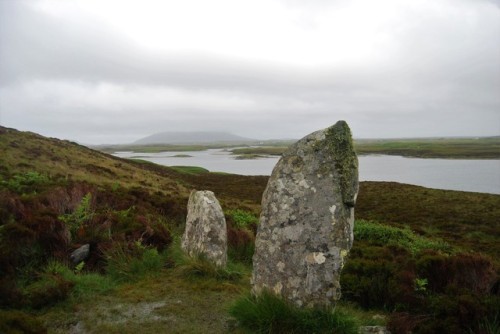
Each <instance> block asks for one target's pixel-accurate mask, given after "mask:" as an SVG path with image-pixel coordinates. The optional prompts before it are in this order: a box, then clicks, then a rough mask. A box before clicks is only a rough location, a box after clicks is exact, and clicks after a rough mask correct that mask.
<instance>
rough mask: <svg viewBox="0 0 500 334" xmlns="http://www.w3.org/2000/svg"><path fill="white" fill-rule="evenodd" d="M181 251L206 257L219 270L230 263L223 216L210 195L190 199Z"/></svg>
mask: <svg viewBox="0 0 500 334" xmlns="http://www.w3.org/2000/svg"><path fill="white" fill-rule="evenodd" d="M181 247H182V249H183V250H184V251H185V252H186V253H187V254H189V256H200V255H201V256H203V257H205V258H206V259H208V260H209V261H211V262H213V263H215V265H217V266H219V267H225V266H226V263H227V230H226V219H225V217H224V212H223V211H222V208H221V206H220V204H219V201H218V200H217V198H216V197H215V195H214V193H213V192H211V191H196V190H193V191H192V192H191V194H190V195H189V201H188V214H187V218H186V230H185V231H184V235H183V236H182V243H181Z"/></svg>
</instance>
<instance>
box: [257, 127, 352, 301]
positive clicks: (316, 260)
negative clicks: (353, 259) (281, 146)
mask: <svg viewBox="0 0 500 334" xmlns="http://www.w3.org/2000/svg"><path fill="white" fill-rule="evenodd" d="M357 192H358V160H357V157H356V154H355V153H354V150H353V146H352V138H351V132H350V129H349V127H348V125H347V123H346V122H344V121H339V122H337V123H336V124H335V125H333V126H332V127H330V128H327V129H325V130H321V131H317V132H314V133H312V134H310V135H308V136H306V137H305V138H303V139H301V140H300V141H298V142H297V143H295V144H294V145H292V146H291V147H290V148H289V149H288V150H287V151H286V152H285V153H284V154H283V156H282V158H281V159H280V160H279V161H278V163H277V165H276V166H275V167H274V170H273V172H272V175H271V178H270V179H269V181H268V184H267V188H266V190H265V192H264V195H263V199H262V213H261V216H260V224H259V227H258V231H257V238H256V244H255V254H254V257H253V275H252V291H253V293H255V294H259V293H260V292H261V291H262V290H269V291H271V292H274V293H275V294H277V295H280V296H282V297H284V298H285V299H287V300H289V301H291V302H293V303H294V304H296V305H297V306H305V307H312V306H329V305H331V304H332V303H334V302H335V301H336V300H338V299H339V298H340V284H339V279H340V271H341V270H342V267H343V265H344V262H345V259H346V256H347V254H348V252H349V250H350V248H351V246H352V242H353V225H354V204H355V202H356V196H357Z"/></svg>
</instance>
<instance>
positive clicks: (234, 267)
mask: <svg viewBox="0 0 500 334" xmlns="http://www.w3.org/2000/svg"><path fill="white" fill-rule="evenodd" d="M168 254H169V258H170V260H171V261H172V262H173V263H174V264H175V272H176V274H177V275H178V276H180V277H184V278H188V279H197V278H203V279H215V280H229V281H236V280H239V279H240V278H242V277H243V276H244V275H245V273H246V272H247V271H248V269H247V268H246V267H245V266H244V265H242V264H240V263H234V262H232V261H228V263H227V265H226V267H225V268H221V267H218V266H216V265H215V264H214V263H212V262H210V261H208V260H207V259H205V258H204V257H202V256H196V257H191V256H189V255H187V254H186V253H184V251H183V250H182V249H181V246H180V240H179V239H177V240H176V241H174V242H173V243H172V245H171V246H170V248H169V250H168Z"/></svg>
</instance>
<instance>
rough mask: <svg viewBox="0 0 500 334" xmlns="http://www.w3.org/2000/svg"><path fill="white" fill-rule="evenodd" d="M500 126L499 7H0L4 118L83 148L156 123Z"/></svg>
mask: <svg viewBox="0 0 500 334" xmlns="http://www.w3.org/2000/svg"><path fill="white" fill-rule="evenodd" d="M339 119H344V120H346V121H347V122H348V123H349V125H350V126H351V129H352V130H353V133H354V136H355V137H357V138H372V137H385V138H386V137H425V136H486V135H500V1H498V0H412V1H410V0H408V1H405V0H377V1H373V0H364V1H361V0H308V1H301V0H251V1H238V0H182V1H173V0H172V1H168V0H161V1H160V0H158V1H154V0H137V1H132V0H131V1H127V0H109V1H108V0H75V1H72V0H66V1H62V0H29V1H23V0H0V124H1V125H3V126H7V127H13V128H17V129H20V130H29V131H33V132H37V133H40V134H43V135H46V136H51V137H57V138H63V139H71V140H75V141H79V142H83V143H88V144H102V143H127V142H132V141H134V140H136V139H139V138H141V137H144V136H147V135H150V134H153V133H156V132H163V131H212V130H213V131H228V132H232V133H234V134H238V135H241V136H245V137H251V138H258V139H269V138H300V137H302V136H304V135H306V134H308V133H310V132H312V131H315V130H317V129H322V128H325V127H327V126H329V125H331V124H333V123H334V122H336V121H337V120H339Z"/></svg>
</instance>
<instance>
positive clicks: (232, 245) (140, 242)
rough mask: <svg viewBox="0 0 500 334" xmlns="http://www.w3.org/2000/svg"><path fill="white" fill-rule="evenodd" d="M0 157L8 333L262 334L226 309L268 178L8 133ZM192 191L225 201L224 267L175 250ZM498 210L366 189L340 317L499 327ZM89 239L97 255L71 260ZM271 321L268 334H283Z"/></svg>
mask: <svg viewBox="0 0 500 334" xmlns="http://www.w3.org/2000/svg"><path fill="white" fill-rule="evenodd" d="M0 152H2V154H1V155H0V177H1V179H0V332H1V333H3V332H6V333H9V332H15V331H16V330H17V331H18V332H32V333H44V332H46V330H47V329H48V330H49V332H55V333H57V332H61V333H65V332H70V331H74V332H78V331H80V332H81V331H83V330H86V331H87V332H91V333H101V332H109V333H135V332H144V333H153V332H164V331H165V330H166V328H168V331H169V332H172V333H204V332H207V331H209V332H213V333H221V332H234V333H248V332H254V331H255V330H256V329H255V328H253V329H245V327H244V326H242V325H241V324H244V323H245V322H244V321H242V319H240V321H242V322H241V323H237V322H236V320H235V319H234V318H232V317H231V316H230V315H229V313H228V309H229V308H231V305H232V304H233V303H234V302H235V301H237V300H239V298H240V296H245V295H246V294H248V291H249V288H250V286H249V277H250V272H251V256H252V254H253V242H254V239H255V231H256V224H257V217H258V214H259V213H260V201H261V197H262V192H263V190H264V188H265V186H266V183H267V177H263V176H239V175H231V174H217V173H208V172H207V171H206V170H203V169H200V168H190V167H186V168H177V169H175V170H174V169H171V168H168V167H164V166H159V165H156V164H152V163H149V162H144V161H132V160H124V159H119V158H116V157H113V156H110V155H107V154H104V153H101V152H98V151H94V150H91V149H88V148H86V147H83V146H80V145H77V144H75V143H71V142H67V141H60V140H57V139H49V138H44V137H42V136H39V135H36V134H33V133H25V132H19V131H16V130H12V129H6V128H0ZM191 189H208V190H212V191H214V192H215V194H216V196H217V197H218V198H219V200H220V202H221V205H222V207H223V209H224V211H225V214H226V219H227V222H228V241H229V250H228V252H229V258H230V266H229V267H228V269H227V270H222V271H221V270H217V269H216V268H213V267H212V266H210V265H209V264H207V263H206V262H204V261H203V260H201V259H189V258H186V257H185V256H183V255H182V253H181V252H180V251H179V245H178V238H179V236H180V234H181V233H182V231H183V227H184V225H183V224H184V219H185V215H186V204H187V197H188V195H189V192H190V190H191ZM499 208H500V196H498V195H488V194H478V193H465V192H455V191H444V190H432V189H426V188H422V187H416V186H409V185H402V184H397V183H388V182H363V183H362V184H361V188H360V193H359V197H358V205H357V208H356V218H357V222H356V225H355V231H354V233H355V242H354V247H353V249H352V252H351V255H350V257H349V260H348V262H347V264H346V267H345V268H344V272H343V274H342V282H341V283H342V287H343V288H342V289H343V299H342V301H341V303H340V306H339V310H340V311H341V314H349V316H350V317H352V318H356V319H358V321H359V322H361V323H363V324H371V323H376V322H381V323H388V325H389V327H390V328H391V329H392V330H393V332H394V333H404V332H407V331H410V330H411V331H412V332H413V333H435V332H442V333H460V332H464V333H470V332H474V333H494V332H495V330H497V331H498V328H499V324H498V319H500V315H498V310H499V309H500V297H499V290H500V287H499V285H500V284H499V281H498V272H499V263H498V258H500V256H499V255H500V252H499V246H498V244H499V242H498V241H499V231H500V227H499V224H498V218H499V217H500V212H499ZM86 243H89V244H90V247H91V253H90V256H89V258H88V259H87V260H85V262H83V263H79V264H72V263H71V262H70V261H69V254H70V253H71V251H73V250H74V249H76V248H77V247H79V246H80V245H82V244H86ZM246 300H247V301H248V298H247V299H246ZM255 305H257V306H256V307H257V308H259V307H260V308H261V311H262V308H263V307H264V306H262V305H261V306H259V305H260V304H255ZM266 312H271V311H266ZM266 314H267V313H266ZM374 314H378V315H382V318H383V319H382V320H376V321H375V320H373V319H372V316H373V315H374ZM261 315H262V313H261ZM264 315H265V314H264ZM378 318H380V317H378ZM270 319H271V324H270V325H266V326H271V327H265V328H264V329H262V328H261V330H263V331H264V332H269V331H270V332H277V331H276V328H275V329H274V331H271V330H270V328H272V327H273V326H277V325H276V323H273V322H272V321H278V323H279V315H273V314H271V317H270ZM273 319H274V320H273ZM288 325H289V324H288ZM302 331H303V330H302ZM318 331H319V332H321V330H318ZM328 331H329V330H328ZM328 331H327V332H328ZM306 332H307V330H306Z"/></svg>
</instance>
